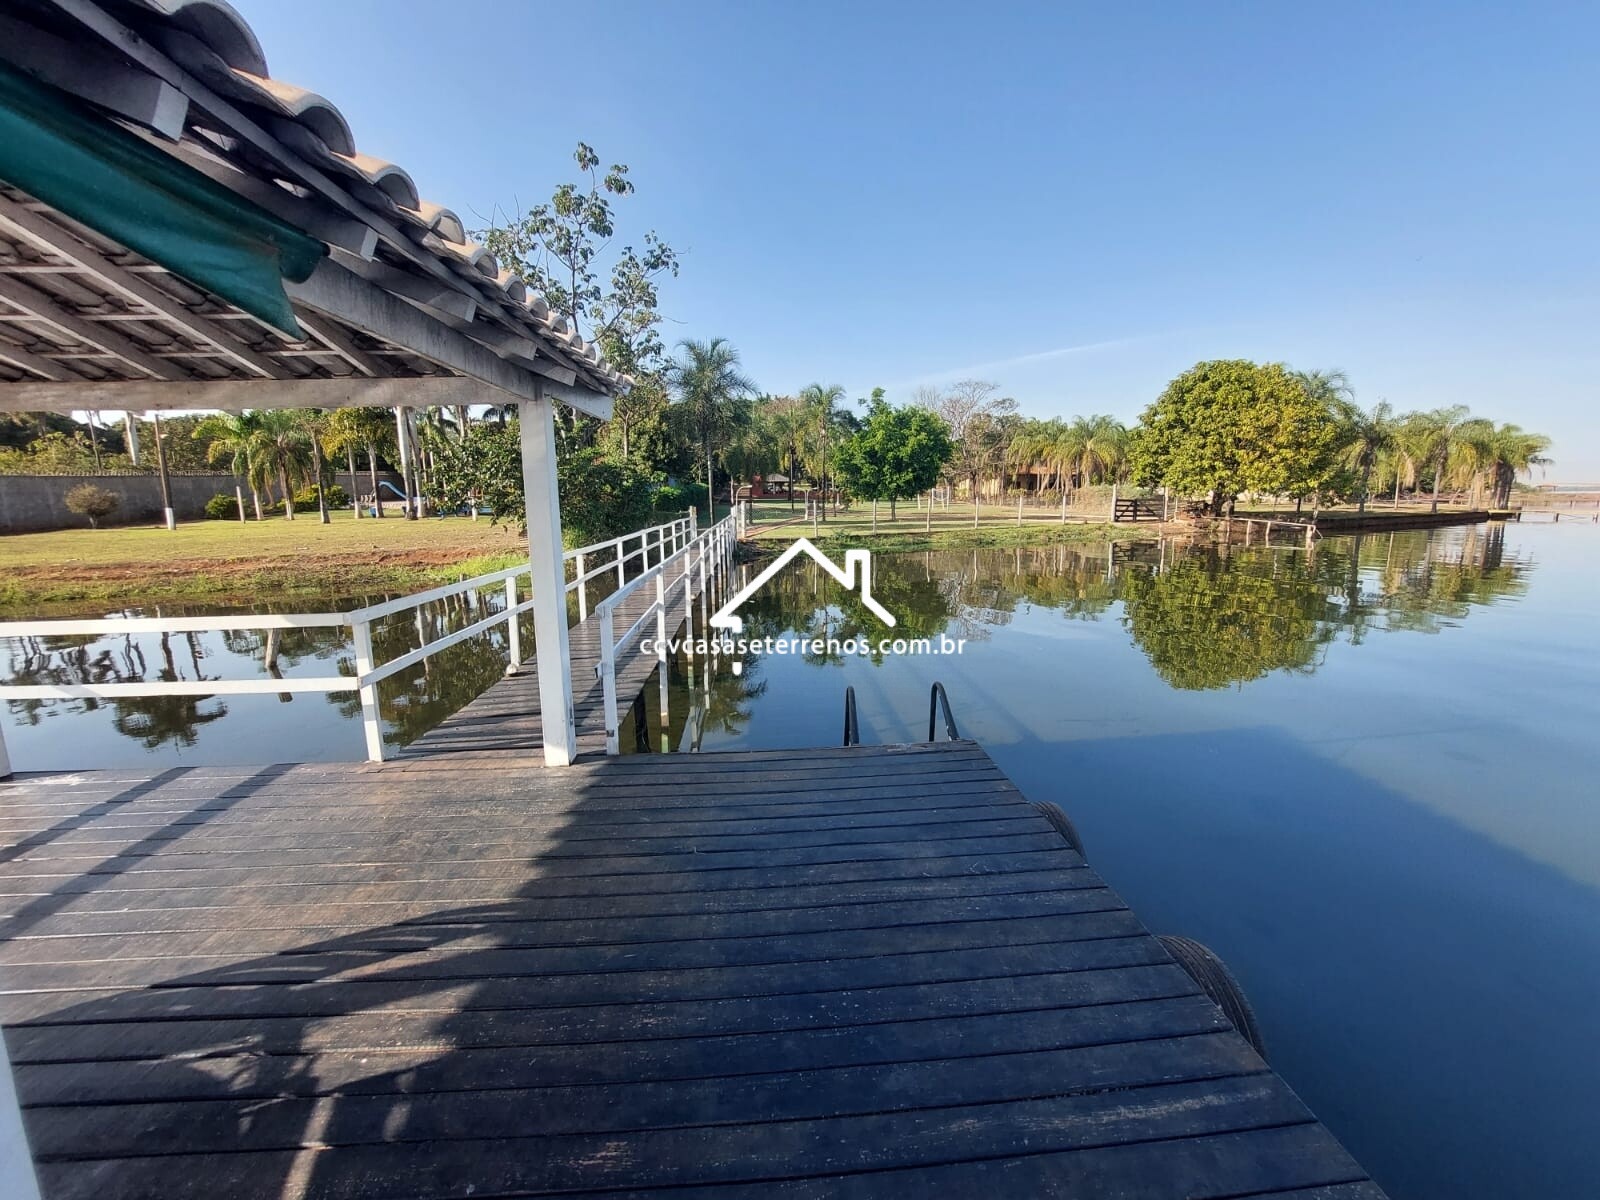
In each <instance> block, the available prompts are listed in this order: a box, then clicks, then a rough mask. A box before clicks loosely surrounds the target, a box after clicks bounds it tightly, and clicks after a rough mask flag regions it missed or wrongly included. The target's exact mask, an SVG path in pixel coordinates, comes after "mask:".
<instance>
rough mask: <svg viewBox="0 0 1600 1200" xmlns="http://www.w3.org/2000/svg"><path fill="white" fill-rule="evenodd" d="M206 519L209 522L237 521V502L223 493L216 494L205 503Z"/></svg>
mask: <svg viewBox="0 0 1600 1200" xmlns="http://www.w3.org/2000/svg"><path fill="white" fill-rule="evenodd" d="M206 518H207V519H208V520H211V521H237V520H238V519H239V501H238V500H237V499H236V498H235V497H233V496H229V495H227V494H226V493H225V492H218V493H217V494H216V495H215V496H213V497H211V499H209V500H207V501H206Z"/></svg>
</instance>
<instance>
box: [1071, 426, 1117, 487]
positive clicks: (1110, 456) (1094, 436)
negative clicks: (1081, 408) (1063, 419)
mask: <svg viewBox="0 0 1600 1200" xmlns="http://www.w3.org/2000/svg"><path fill="white" fill-rule="evenodd" d="M1072 431H1073V432H1072V440H1073V444H1075V445H1076V446H1077V447H1078V462H1077V470H1078V472H1079V474H1080V475H1082V477H1083V482H1084V483H1086V484H1087V483H1092V482H1093V481H1094V479H1095V477H1096V476H1099V477H1100V478H1101V479H1102V480H1105V479H1109V480H1110V481H1111V482H1113V483H1115V482H1116V481H1117V480H1118V479H1119V478H1120V477H1121V474H1122V467H1123V463H1124V462H1125V460H1126V459H1127V453H1128V430H1127V428H1126V427H1125V426H1124V425H1123V424H1122V422H1121V421H1119V420H1117V419H1116V418H1115V417H1112V416H1108V415H1107V414H1105V413H1098V414H1096V415H1094V416H1091V417H1076V418H1074V419H1073V422H1072Z"/></svg>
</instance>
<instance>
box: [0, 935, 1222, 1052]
mask: <svg viewBox="0 0 1600 1200" xmlns="http://www.w3.org/2000/svg"><path fill="white" fill-rule="evenodd" d="M1101 919H1102V920H1103V921H1104V922H1105V926H1104V928H1106V929H1107V930H1108V931H1110V932H1111V933H1112V934H1121V935H1122V936H1129V935H1130V924H1129V923H1128V922H1127V921H1126V919H1125V918H1120V917H1117V916H1116V915H1114V914H1108V915H1106V916H1104V917H1103V918H1101ZM1062 923H1064V922H1062ZM1018 924H1020V922H1015V921H1012V922H1006V921H997V922H992V923H989V924H987V925H976V926H968V927H965V928H964V929H963V930H962V931H961V932H962V933H963V934H964V935H966V936H967V937H968V938H969V940H970V941H971V942H977V941H978V939H979V938H981V937H983V936H985V935H991V936H992V937H993V938H995V939H997V940H995V941H991V942H988V943H980V944H989V945H1004V944H1005V939H1007V938H1014V939H1020V940H1023V941H1026V940H1028V939H1029V938H1036V937H1038V936H1041V935H1045V936H1047V935H1048V934H1047V931H1048V929H1049V926H1048V925H1047V923H1046V922H1044V921H1040V922H1038V923H1037V924H1036V929H1037V930H1038V932H1036V933H1028V932H1023V931H1018V930H1016V929H1015V928H1014V927H1015V926H1016V925H1018ZM1119 926H1120V928H1119ZM876 938H877V940H876V941H875V940H874V936H873V935H867V934H862V933H854V934H811V935H809V936H808V937H806V939H805V940H804V947H803V948H802V949H800V950H799V951H797V952H798V953H800V954H805V955H814V956H817V957H826V949H825V948H826V947H829V946H834V947H840V946H842V947H844V950H843V953H846V954H849V953H850V951H851V949H852V948H854V949H861V948H865V947H874V948H876V951H877V953H880V954H883V953H890V952H892V950H891V947H892V946H894V945H895V944H896V943H895V942H894V941H893V940H892V939H891V938H890V937H889V936H888V935H887V934H884V933H879V934H877V935H876ZM830 939H831V940H830ZM948 941H949V935H948V933H941V932H940V931H939V930H937V929H935V930H931V931H925V932H924V933H923V935H922V936H920V937H918V938H916V939H913V940H911V944H910V946H909V949H911V950H917V949H921V948H924V946H926V945H927V944H933V945H935V946H937V945H938V944H939V943H947V942H948ZM899 944H901V945H904V944H905V943H904V942H901V943H899ZM740 948H742V949H745V950H746V952H747V953H749V954H750V955H751V957H754V958H756V959H757V961H760V960H762V959H763V958H769V957H770V956H771V955H772V954H773V953H774V951H773V948H772V947H771V946H767V945H756V946H749V945H748V944H745V945H742V946H741V947H740ZM836 952H837V951H836ZM547 957H548V958H549V959H550V960H551V961H554V962H556V963H558V964H559V963H562V962H567V963H571V964H572V967H573V968H575V969H577V970H580V971H587V972H591V973H592V972H594V971H595V969H596V958H597V955H596V954H595V952H594V951H592V950H591V951H583V950H566V951H549V952H547ZM612 957H613V958H614V957H615V956H612ZM863 957H870V954H864V955H863ZM694 961H695V960H694V958H693V956H692V953H691V948H689V947H686V946H683V945H682V944H681V943H680V944H678V945H677V946H676V947H662V948H661V949H660V951H659V953H657V954H656V955H654V956H653V957H652V960H651V963H650V964H649V965H653V966H655V967H656V968H658V969H662V970H665V969H668V968H672V967H677V966H686V965H689V964H690V963H692V962H694ZM699 961H700V965H704V958H703V952H702V957H701V959H700V960H699ZM463 969H464V970H465V969H466V963H465V961H464V962H463ZM552 973H558V971H553V972H552ZM286 975H287V972H286ZM469 978H471V977H470V976H469ZM471 982H472V986H471V988H470V989H464V988H460V987H451V986H449V983H450V981H449V979H445V980H442V981H440V982H439V983H438V984H435V985H433V986H428V987H419V986H417V982H416V981H412V982H393V983H387V982H381V981H377V982H374V981H367V980H349V981H336V982H333V983H329V984H319V983H318V982H317V980H316V977H315V976H314V975H312V974H309V973H307V974H306V975H305V978H304V980H303V981H302V982H299V983H293V982H284V983H280V984H276V985H263V986H255V987H239V988H229V987H227V986H219V985H223V984H225V980H222V979H211V980H204V979H199V980H196V981H194V983H193V984H192V985H190V986H187V987H183V986H168V987H162V988H152V989H146V990H138V991H116V990H115V989H111V990H109V992H108V993H102V994H101V995H100V996H99V997H97V996H95V995H93V994H87V993H71V992H15V993H7V994H4V995H0V1020H3V1021H4V1022H5V1023H6V1024H7V1025H14V1024H23V1023H41V1022H46V1021H49V1022H53V1023H56V1024H77V1023H81V1022H84V1021H92V1020H118V1021H146V1020H159V1019H173V1018H182V1019H184V1020H198V1019H201V1018H226V1019H230V1020H232V1019H237V1018H253V1019H258V1020H262V1021H266V1020H273V1019H279V1018H289V1019H292V1020H298V1021H304V1020H306V1019H320V1018H325V1017H337V1016H342V1015H345V1014H348V1013H351V1012H356V1011H360V1012H372V1011H373V1010H375V1009H381V1010H383V1011H382V1012H381V1013H377V1014H376V1015H374V1016H373V1017H372V1018H371V1020H370V1026H369V1028H370V1029H372V1030H379V1029H383V1028H385V1027H387V1026H389V1025H391V1024H404V1022H403V1021H402V1020H401V1018H402V1017H410V1016H414V1015H417V1014H424V1013H425V1014H430V1015H431V1017H432V1019H434V1020H435V1021H437V1020H438V1019H439V1017H440V1015H441V1014H456V1017H455V1019H454V1020H453V1021H452V1026H454V1024H455V1023H456V1022H457V1021H460V1022H461V1023H462V1024H466V1021H465V1017H466V1016H467V1014H479V1015H481V1014H484V1013H486V1012H489V1011H493V1012H495V1013H499V1012H500V1011H501V1010H507V1009H515V1010H517V1011H518V1012H519V1013H521V1014H522V1016H521V1020H522V1021H524V1022H527V1023H530V1026H531V1022H532V1017H531V1016H530V1015H529V1014H530V1013H532V1012H533V1011H537V1012H538V1013H539V1016H538V1021H537V1026H536V1027H530V1028H529V1029H528V1030H527V1032H526V1033H525V1035H524V1036H527V1037H529V1039H530V1040H534V1039H535V1038H536V1039H537V1044H540V1045H569V1044H574V1043H605V1042H614V1041H620V1040H624V1039H626V1038H638V1037H641V1036H643V1035H644V1034H645V1033H646V1032H648V1034H649V1036H651V1037H673V1038H676V1037H709V1036H723V1035H727V1034H733V1033H753V1032H758V1031H761V1030H773V1029H817V1028H835V1027H841V1026H847V1025H859V1024H871V1023H875V1022H879V1021H895V1020H911V1019H914V1018H917V1017H919V1016H921V1017H933V1016H955V1015H959V1014H962V1013H990V1012H1007V1011H1014V1010H1017V1009H1022V1008H1031V1009H1041V1008H1072V1007H1079V1008H1086V1007H1093V1006H1095V1005H1100V1004H1122V1003H1126V1002H1128V1001H1131V1000H1163V999H1170V998H1172V997H1176V996H1188V995H1194V994H1195V993H1196V992H1197V990H1198V989H1197V988H1196V987H1195V986H1194V983H1193V981H1192V980H1190V978H1189V976H1188V975H1186V974H1184V973H1183V971H1182V970H1181V969H1180V968H1178V967H1175V966H1170V965H1155V966H1140V967H1118V968H1107V969H1103V970H1102V969H1094V970H1084V971H1070V970H1068V971H1042V972H1037V973H1033V974H1028V975H1024V976H1017V977H1012V976H997V977H991V978H983V979H972V980H957V981H948V982H940V983H928V984H922V983H912V984H905V985H897V984H887V985H884V986H881V987H873V988H862V989H853V988H843V989H837V990H834V991H823V992H810V993H795V994H793V995H791V996H789V997H788V998H787V999H786V1001H785V1002H784V1003H783V1004H782V1005H774V1004H772V1003H769V1002H767V1001H765V1000H764V999H762V998H759V997H757V998H750V997H743V998H741V997H731V998H727V999H715V1000H706V1001H696V1002H694V1003H692V1004H689V1003H678V1002H674V1001H641V1002H638V1003H620V1004H583V1005H573V1006H567V1007H559V1008H548V1007H541V1006H539V1005H538V1004H537V1003H536V1001H537V1000H538V999H539V997H538V995H537V992H536V990H535V989H531V988H530V987H529V986H528V984H527V983H526V981H524V980H518V979H507V978H504V977H500V976H494V975H490V976H487V977H484V978H481V979H479V978H472V979H471ZM463 993H465V994H463ZM372 1036H378V1035H377V1034H376V1033H374V1034H373V1035H372Z"/></svg>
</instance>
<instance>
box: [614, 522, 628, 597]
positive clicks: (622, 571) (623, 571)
mask: <svg viewBox="0 0 1600 1200" xmlns="http://www.w3.org/2000/svg"><path fill="white" fill-rule="evenodd" d="M627 543H628V535H627V534H623V535H622V536H621V537H619V538H618V539H617V547H616V554H617V587H618V588H621V587H622V585H623V584H625V583H627V582H628V569H627V567H625V566H624V565H623V564H624V562H625V561H626V560H625V559H624V558H623V555H622V548H623V547H624V546H625V545H627Z"/></svg>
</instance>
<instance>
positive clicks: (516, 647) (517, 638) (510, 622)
mask: <svg viewBox="0 0 1600 1200" xmlns="http://www.w3.org/2000/svg"><path fill="white" fill-rule="evenodd" d="M506 640H507V641H508V642H510V644H511V662H510V663H509V664H507V666H506V674H507V675H515V674H516V673H517V668H518V667H520V666H521V665H522V622H521V621H520V620H519V619H518V618H517V577H516V576H515V575H513V576H512V577H511V578H510V579H508V580H506Z"/></svg>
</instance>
